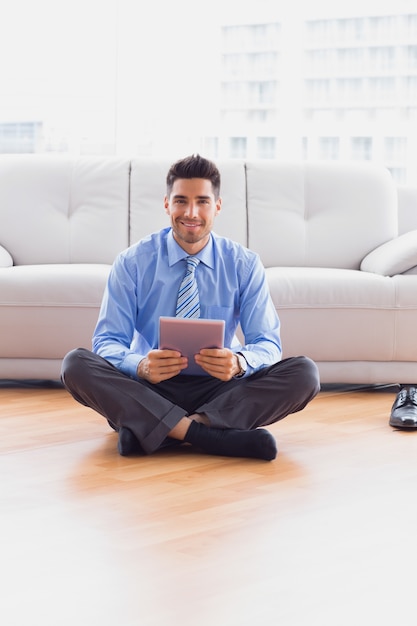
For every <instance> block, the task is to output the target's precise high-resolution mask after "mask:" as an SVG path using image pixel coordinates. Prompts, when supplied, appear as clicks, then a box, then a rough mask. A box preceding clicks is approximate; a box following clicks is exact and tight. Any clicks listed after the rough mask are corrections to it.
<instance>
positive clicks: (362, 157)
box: [351, 137, 372, 161]
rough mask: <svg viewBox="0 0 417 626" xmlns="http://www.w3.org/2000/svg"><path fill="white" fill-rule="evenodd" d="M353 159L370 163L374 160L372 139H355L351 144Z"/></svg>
mask: <svg viewBox="0 0 417 626" xmlns="http://www.w3.org/2000/svg"><path fill="white" fill-rule="evenodd" d="M351 150H352V159H354V160H357V161H370V160H371V158H372V138H371V137H353V138H352V142H351Z"/></svg>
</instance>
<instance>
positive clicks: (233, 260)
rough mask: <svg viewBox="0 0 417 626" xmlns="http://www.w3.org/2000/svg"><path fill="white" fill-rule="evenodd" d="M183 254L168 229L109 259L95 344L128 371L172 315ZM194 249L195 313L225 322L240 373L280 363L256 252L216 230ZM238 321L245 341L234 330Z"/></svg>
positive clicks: (275, 323)
mask: <svg viewBox="0 0 417 626" xmlns="http://www.w3.org/2000/svg"><path fill="white" fill-rule="evenodd" d="M186 256H187V253H186V252H185V250H183V249H182V248H181V247H180V246H179V245H178V244H177V242H176V241H175V239H174V237H173V234H172V230H171V228H166V229H164V230H162V231H160V232H157V233H154V234H152V235H149V236H148V237H146V238H145V239H142V240H141V241H139V242H138V243H137V244H135V245H133V246H131V247H130V248H128V249H127V250H125V251H124V252H122V253H121V254H119V256H118V257H117V258H116V260H115V262H114V264H113V267H112V269H111V271H110V275H109V279H108V282H107V286H106V289H105V292H104V296H103V302H102V305H101V309H100V314H99V318H98V322H97V325H96V328H95V331H94V335H93V351H94V352H96V353H97V354H99V355H100V356H102V357H103V358H105V359H106V360H107V361H109V362H110V363H112V364H113V365H114V366H115V367H117V368H118V369H119V370H120V371H122V372H123V373H124V374H127V375H128V376H130V377H132V378H137V367H138V365H139V363H140V361H141V360H142V359H143V358H144V357H145V356H146V355H147V354H148V352H149V351H150V350H152V349H154V348H158V335H159V318H160V317H161V316H172V317H174V316H175V308H176V303H177V293H178V288H179V285H180V283H181V281H182V278H183V276H184V274H185V269H186V261H185V258H186ZM195 256H197V257H198V258H199V259H200V263H199V265H198V267H197V270H196V278H197V283H198V290H199V295H200V317H202V318H208V319H221V320H224V321H225V347H228V348H231V349H232V350H233V351H234V352H241V353H242V354H243V355H244V357H245V358H246V361H247V363H248V370H247V372H246V374H245V375H246V376H249V375H250V374H253V373H254V372H255V371H257V370H259V369H261V368H263V367H266V366H269V365H272V364H273V363H276V362H278V361H279V360H280V359H281V356H282V350H281V339H280V322H279V318H278V315H277V313H276V310H275V307H274V305H273V303H272V299H271V297H270V294H269V289H268V285H267V282H266V277H265V271H264V268H263V265H262V263H261V261H260V258H259V256H258V255H257V254H255V253H254V252H252V251H251V250H248V249H247V248H245V247H243V246H241V245H240V244H238V243H235V242H233V241H231V240H230V239H226V238H224V237H219V236H218V235H216V234H215V233H211V236H210V240H209V242H208V243H207V245H206V246H205V247H204V248H203V249H202V250H201V251H200V252H199V253H198V254H197V255H195ZM239 323H240V326H241V329H242V332H243V335H244V337H245V345H244V346H241V345H240V344H239V342H238V341H237V339H236V336H235V332H236V329H237V326H238V324H239Z"/></svg>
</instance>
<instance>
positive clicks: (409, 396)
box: [389, 387, 417, 429]
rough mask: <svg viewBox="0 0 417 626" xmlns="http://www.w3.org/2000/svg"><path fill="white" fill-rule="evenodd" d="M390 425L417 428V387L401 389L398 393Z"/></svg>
mask: <svg viewBox="0 0 417 626" xmlns="http://www.w3.org/2000/svg"><path fill="white" fill-rule="evenodd" d="M389 425H390V426H393V427H394V428H406V429H410V428H416V429H417V387H408V389H406V388H404V389H401V391H400V392H399V393H398V394H397V398H396V400H395V402H394V404H393V405H392V409H391V417H390V419H389Z"/></svg>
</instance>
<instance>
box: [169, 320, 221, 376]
mask: <svg viewBox="0 0 417 626" xmlns="http://www.w3.org/2000/svg"><path fill="white" fill-rule="evenodd" d="M223 346H224V320H206V319H202V318H195V319H193V318H187V317H185V318H184V317H160V318H159V347H160V348H161V349H162V350H164V349H165V350H178V351H179V352H181V354H182V356H186V357H187V358H188V367H187V368H186V369H184V370H182V372H181V374H193V375H195V376H208V374H207V372H205V371H204V370H203V368H201V367H200V366H199V365H197V363H196V362H195V361H194V355H195V354H197V352H200V350H201V349H202V348H223Z"/></svg>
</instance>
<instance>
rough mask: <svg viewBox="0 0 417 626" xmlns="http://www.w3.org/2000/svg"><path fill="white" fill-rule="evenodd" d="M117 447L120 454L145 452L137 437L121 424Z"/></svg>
mask: <svg viewBox="0 0 417 626" xmlns="http://www.w3.org/2000/svg"><path fill="white" fill-rule="evenodd" d="M117 449H118V451H119V454H120V456H130V455H131V454H145V453H144V451H143V448H142V446H141V445H140V443H139V441H138V439H136V437H135V435H134V434H133V433H132V431H131V430H129V428H125V427H124V426H121V427H120V428H119V439H118V441H117Z"/></svg>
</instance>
